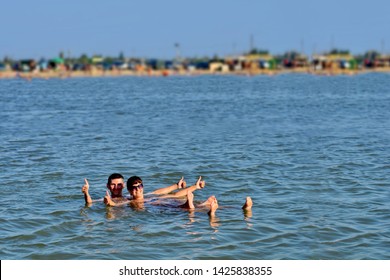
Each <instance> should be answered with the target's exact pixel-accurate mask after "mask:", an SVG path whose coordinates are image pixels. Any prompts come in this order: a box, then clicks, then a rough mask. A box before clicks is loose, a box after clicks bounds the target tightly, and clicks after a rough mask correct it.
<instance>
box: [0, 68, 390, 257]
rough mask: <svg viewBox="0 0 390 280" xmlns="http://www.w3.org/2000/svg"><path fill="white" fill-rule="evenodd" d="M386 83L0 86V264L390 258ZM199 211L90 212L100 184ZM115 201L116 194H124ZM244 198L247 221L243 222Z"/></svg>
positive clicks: (282, 78)
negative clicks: (179, 193)
mask: <svg viewBox="0 0 390 280" xmlns="http://www.w3.org/2000/svg"><path fill="white" fill-rule="evenodd" d="M389 86H390V75H388V74H364V75H356V76H329V77H327V76H312V75H304V74H301V75H294V74H290V75H278V76H254V77H245V76H211V75H210V76H189V77H116V78H108V77H107V78H70V79H50V80H43V79H42V80H41V79H33V80H32V81H30V82H28V81H25V80H21V79H19V80H18V79H12V80H0V118H1V123H0V155H1V160H0V170H1V172H0V179H1V180H0V182H1V187H0V197H1V210H0V213H1V214H0V224H1V228H0V238H1V239H0V257H1V259H157V260H160V259H184V260H185V259H390V250H389V248H390V87H389ZM114 172H119V173H122V174H123V175H124V176H125V179H127V178H128V177H130V176H133V175H138V176H140V177H142V179H143V180H144V186H145V192H148V191H152V190H154V189H156V188H160V187H164V186H168V185H170V184H173V183H175V182H177V181H178V180H179V179H180V177H181V176H184V178H185V180H186V181H187V183H188V184H189V185H190V184H193V183H195V181H196V180H197V178H198V176H200V175H201V176H202V178H203V179H204V180H205V181H206V187H205V188H204V189H203V190H198V191H196V192H195V193H194V194H195V201H196V202H201V201H204V200H206V199H207V198H208V197H209V196H210V195H215V196H216V197H217V199H218V202H219V206H220V208H219V209H218V210H217V213H216V217H215V218H214V219H210V217H209V216H208V215H207V210H205V209H197V210H195V211H193V212H189V211H186V210H183V209H179V208H175V207H168V206H166V205H165V206H164V205H161V206H158V205H147V206H146V207H145V209H143V210H136V209H133V208H131V207H129V206H123V207H117V208H108V207H105V205H104V204H103V203H102V202H96V203H94V204H93V205H92V206H91V207H86V206H85V203H84V199H83V194H82V193H81V187H82V185H83V184H84V178H87V179H88V180H89V183H90V194H91V196H92V197H93V198H94V199H101V198H102V197H103V196H104V195H105V191H106V182H107V177H108V176H109V175H110V174H111V173H114ZM124 193H125V194H127V191H124ZM246 196H251V197H252V199H253V202H254V206H253V209H252V213H245V212H243V210H242V209H241V206H242V204H243V203H244V201H245V198H246Z"/></svg>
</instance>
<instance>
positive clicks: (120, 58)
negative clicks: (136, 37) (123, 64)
mask: <svg viewBox="0 0 390 280" xmlns="http://www.w3.org/2000/svg"><path fill="white" fill-rule="evenodd" d="M118 59H119V60H120V61H123V60H125V55H124V53H123V52H122V51H121V52H120V53H119V56H118Z"/></svg>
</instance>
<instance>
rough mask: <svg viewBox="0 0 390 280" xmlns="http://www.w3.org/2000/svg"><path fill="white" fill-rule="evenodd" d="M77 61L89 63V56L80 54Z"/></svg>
mask: <svg viewBox="0 0 390 280" xmlns="http://www.w3.org/2000/svg"><path fill="white" fill-rule="evenodd" d="M79 62H80V63H82V64H88V63H89V58H88V56H87V55H86V54H82V55H81V56H80V58H79Z"/></svg>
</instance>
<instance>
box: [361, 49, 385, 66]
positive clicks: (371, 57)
mask: <svg viewBox="0 0 390 280" xmlns="http://www.w3.org/2000/svg"><path fill="white" fill-rule="evenodd" d="M363 66H364V67H366V68H385V67H390V56H389V55H383V54H381V53H379V52H377V51H368V52H366V53H365V54H364V57H363Z"/></svg>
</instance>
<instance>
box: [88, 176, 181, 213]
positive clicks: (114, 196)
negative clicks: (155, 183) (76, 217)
mask: <svg viewBox="0 0 390 280" xmlns="http://www.w3.org/2000/svg"><path fill="white" fill-rule="evenodd" d="M84 182H85V183H84V185H83V187H82V189H81V191H82V193H83V194H84V200H85V203H86V204H88V205H90V204H92V203H93V202H95V201H101V200H92V198H91V196H90V194H89V182H88V180H87V179H84ZM124 186H125V183H124V177H123V175H122V174H120V173H113V174H111V175H110V176H109V177H108V180H107V185H106V187H107V189H108V191H109V194H108V191H107V193H106V196H107V195H108V196H110V199H111V201H112V202H113V203H127V202H129V199H128V198H126V197H124V196H123V194H122V191H123V189H124ZM185 187H186V182H185V181H184V178H181V179H180V180H179V182H178V183H176V184H173V185H171V186H168V187H165V188H161V189H157V190H155V191H154V192H152V194H156V195H164V194H168V193H170V192H172V191H173V190H176V189H181V188H185ZM103 201H105V199H103Z"/></svg>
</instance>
